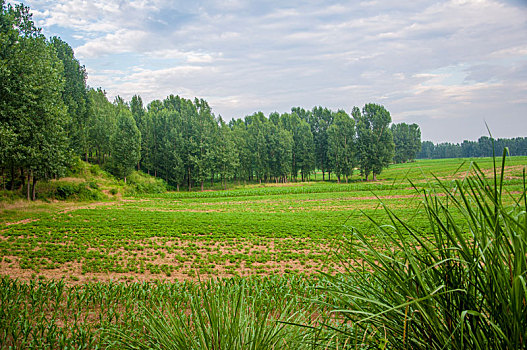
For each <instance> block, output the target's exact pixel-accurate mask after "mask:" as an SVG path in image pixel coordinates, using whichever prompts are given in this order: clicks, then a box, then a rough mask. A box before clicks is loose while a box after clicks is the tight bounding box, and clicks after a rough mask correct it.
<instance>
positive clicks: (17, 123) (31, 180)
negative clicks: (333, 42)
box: [0, 0, 71, 200]
mask: <svg viewBox="0 0 527 350" xmlns="http://www.w3.org/2000/svg"><path fill="white" fill-rule="evenodd" d="M0 5H1V13H0V24H1V26H0V48H1V49H0V81H1V82H2V83H1V84H0V130H1V132H2V133H3V134H5V135H7V137H8V138H9V139H8V140H6V141H3V142H1V143H0V147H2V149H1V150H0V151H1V152H2V153H4V154H6V156H3V157H2V158H3V159H2V160H1V162H2V163H3V165H4V166H5V165H7V166H8V167H10V168H11V185H12V186H11V188H13V183H14V176H15V175H14V174H15V169H16V168H19V169H20V170H21V174H24V173H25V174H26V175H27V198H28V200H29V199H31V198H33V199H35V197H36V194H35V191H36V184H37V181H38V180H41V179H49V178H51V177H54V176H60V175H62V173H63V172H64V170H65V167H66V165H67V163H68V161H69V160H70V158H71V156H70V154H69V152H68V147H67V139H66V134H65V130H64V127H65V125H66V123H67V114H66V109H65V106H64V103H63V101H62V98H61V95H62V91H63V88H64V82H63V79H62V74H63V65H62V62H61V61H60V60H59V59H58V58H57V55H56V52H55V50H54V49H53V47H52V46H51V45H50V44H49V43H48V42H47V41H46V39H45V38H44V36H43V35H42V34H40V29H37V28H36V27H35V26H34V24H33V22H32V20H31V14H30V13H29V8H27V7H25V6H23V5H15V6H14V7H13V6H12V5H7V6H6V5H5V1H3V0H1V1H0ZM15 141H16V142H15ZM4 147H5V148H4ZM7 148H8V149H9V153H5V152H6V151H7ZM30 185H32V191H30Z"/></svg>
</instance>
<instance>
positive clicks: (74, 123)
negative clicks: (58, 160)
mask: <svg viewBox="0 0 527 350" xmlns="http://www.w3.org/2000/svg"><path fill="white" fill-rule="evenodd" d="M50 41H51V46H53V48H54V49H55V51H56V53H57V57H58V58H59V59H60V60H61V61H62V64H63V66H64V73H63V76H64V90H63V91H62V100H63V101H64V104H65V106H66V109H67V113H68V116H69V118H68V122H67V124H66V125H65V130H66V132H67V134H68V140H69V145H70V147H71V148H72V149H74V150H75V153H76V154H77V155H78V156H84V157H86V156H87V153H88V137H89V135H88V131H89V125H88V119H89V106H88V103H89V100H88V94H87V90H86V79H87V73H86V69H85V68H84V66H81V65H80V63H79V61H78V60H77V59H76V58H75V56H74V53H73V49H72V48H71V47H70V46H69V45H68V44H67V43H66V42H65V41H63V40H62V39H60V38H59V37H53V38H51V40H50Z"/></svg>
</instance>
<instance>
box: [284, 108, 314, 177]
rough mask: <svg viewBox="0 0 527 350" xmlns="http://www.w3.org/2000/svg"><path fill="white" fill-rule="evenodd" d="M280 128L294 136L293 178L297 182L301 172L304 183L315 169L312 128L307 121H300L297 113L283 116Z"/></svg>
mask: <svg viewBox="0 0 527 350" xmlns="http://www.w3.org/2000/svg"><path fill="white" fill-rule="evenodd" d="M280 127H281V128H282V129H284V130H288V131H289V132H290V133H291V135H292V136H293V150H292V163H291V174H292V177H293V178H294V179H295V180H296V178H297V176H298V172H299V171H300V172H301V176H302V181H304V180H305V179H306V176H308V175H309V174H310V173H311V172H312V171H313V170H314V169H315V160H316V154H315V142H314V140H313V133H312V132H311V127H310V126H309V124H308V123H307V122H306V121H305V120H302V119H300V117H299V116H298V115H297V114H296V112H293V113H291V114H288V113H284V114H282V115H281V116H280Z"/></svg>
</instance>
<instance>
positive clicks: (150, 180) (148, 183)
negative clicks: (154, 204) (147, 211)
mask: <svg viewBox="0 0 527 350" xmlns="http://www.w3.org/2000/svg"><path fill="white" fill-rule="evenodd" d="M127 181H128V185H129V188H128V190H127V194H128V195H134V194H141V193H164V192H166V191H167V185H166V183H165V181H163V180H161V179H157V178H155V177H153V176H149V175H146V174H144V173H141V172H138V171H134V172H133V173H132V174H130V176H128V178H127Z"/></svg>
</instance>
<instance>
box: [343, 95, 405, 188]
mask: <svg viewBox="0 0 527 350" xmlns="http://www.w3.org/2000/svg"><path fill="white" fill-rule="evenodd" d="M352 115H353V117H354V119H355V123H356V126H357V156H358V162H359V166H360V169H361V173H362V174H363V175H364V176H365V177H366V180H368V177H369V175H370V174H373V180H374V181H375V180H377V175H379V174H380V173H381V172H382V169H384V168H386V167H387V166H388V165H389V164H390V163H391V162H392V160H393V155H394V147H395V146H394V143H393V137H392V132H391V130H390V127H389V125H390V123H391V121H392V118H391V116H390V112H388V111H387V110H386V109H385V108H384V107H383V106H381V105H377V104H373V103H369V104H366V105H365V106H364V108H363V109H362V114H361V113H360V111H359V110H358V108H356V107H355V108H354V109H353V111H352Z"/></svg>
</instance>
